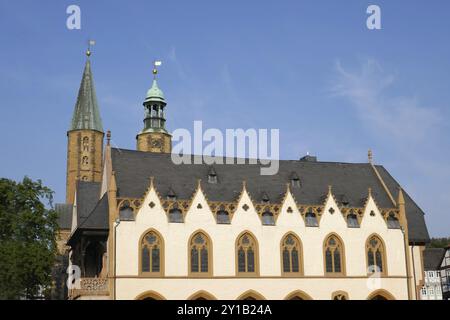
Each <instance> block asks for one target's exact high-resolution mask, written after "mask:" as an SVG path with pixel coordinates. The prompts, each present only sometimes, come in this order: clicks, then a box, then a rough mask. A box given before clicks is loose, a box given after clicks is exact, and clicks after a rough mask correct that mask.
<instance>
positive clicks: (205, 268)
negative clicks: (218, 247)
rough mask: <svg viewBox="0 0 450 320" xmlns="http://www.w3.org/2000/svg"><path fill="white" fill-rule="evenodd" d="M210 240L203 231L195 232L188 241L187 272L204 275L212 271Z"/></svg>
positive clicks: (193, 274) (192, 274)
mask: <svg viewBox="0 0 450 320" xmlns="http://www.w3.org/2000/svg"><path fill="white" fill-rule="evenodd" d="M211 261H212V248H211V241H210V240H209V238H208V236H207V235H205V234H204V233H203V232H197V233H195V234H194V235H193V236H192V237H191V240H190V243H189V266H190V267H189V273H190V275H191V276H202V275H203V276H204V275H209V274H211V273H212V270H211V269H212V263H211Z"/></svg>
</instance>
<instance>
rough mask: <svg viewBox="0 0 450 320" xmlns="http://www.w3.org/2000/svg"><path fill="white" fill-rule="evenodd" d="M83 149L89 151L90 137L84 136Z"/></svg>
mask: <svg viewBox="0 0 450 320" xmlns="http://www.w3.org/2000/svg"><path fill="white" fill-rule="evenodd" d="M83 151H85V152H88V151H89V137H83Z"/></svg>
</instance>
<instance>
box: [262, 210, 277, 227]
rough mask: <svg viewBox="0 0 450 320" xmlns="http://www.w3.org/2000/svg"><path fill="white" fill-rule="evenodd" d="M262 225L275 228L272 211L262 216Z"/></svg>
mask: <svg viewBox="0 0 450 320" xmlns="http://www.w3.org/2000/svg"><path fill="white" fill-rule="evenodd" d="M262 223H263V225H264V226H274V225H275V219H274V217H273V213H272V212H270V211H266V212H264V213H263V214H262Z"/></svg>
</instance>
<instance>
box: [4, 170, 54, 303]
mask: <svg viewBox="0 0 450 320" xmlns="http://www.w3.org/2000/svg"><path fill="white" fill-rule="evenodd" d="M52 199H53V192H52V191H51V190H50V189H49V188H47V187H45V186H43V185H42V182H41V181H40V180H38V181H32V180H31V179H29V178H27V177H25V178H24V179H23V181H22V182H15V181H12V180H9V179H0V299H24V298H26V299H35V298H38V297H41V296H42V295H43V294H44V293H45V292H46V290H48V289H49V288H50V286H51V281H52V279H51V270H52V267H53V265H54V261H55V257H56V232H57V228H58V225H57V214H56V212H55V211H54V210H53V204H52ZM46 206H47V207H46ZM48 207H49V208H50V209H48Z"/></svg>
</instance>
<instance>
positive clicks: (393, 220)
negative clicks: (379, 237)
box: [387, 213, 400, 229]
mask: <svg viewBox="0 0 450 320" xmlns="http://www.w3.org/2000/svg"><path fill="white" fill-rule="evenodd" d="M387 225H388V229H400V222H399V221H398V219H397V217H396V216H395V214H393V213H390V214H389V217H388V218H387Z"/></svg>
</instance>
